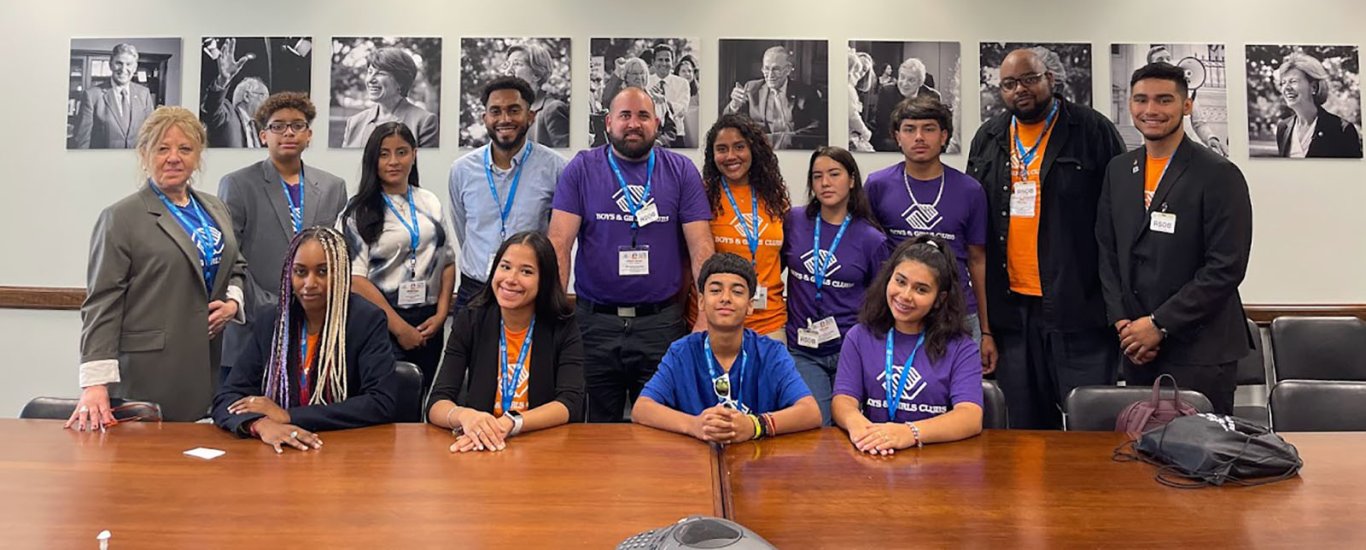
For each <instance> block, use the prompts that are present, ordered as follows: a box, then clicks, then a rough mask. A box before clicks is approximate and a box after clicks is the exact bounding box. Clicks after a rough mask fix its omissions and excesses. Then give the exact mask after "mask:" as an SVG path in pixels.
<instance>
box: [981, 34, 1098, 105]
mask: <svg viewBox="0 0 1366 550" xmlns="http://www.w3.org/2000/svg"><path fill="white" fill-rule="evenodd" d="M980 48H981V52H980V53H981V59H980V61H981V68H982V75H981V84H982V87H981V92H980V93H981V106H982V120H984V121H985V120H987V119H989V118H991V117H993V116H996V115H999V114H1001V113H1004V112H1006V106H1005V104H1004V103H1003V102H1002V101H1001V63H1002V62H1004V61H1005V59H1006V55H1007V54H1009V53H1010V52H1013V51H1015V50H1018V49H1020V48H1031V49H1033V50H1034V51H1036V52H1038V54H1039V56H1040V57H1042V58H1043V63H1044V66H1045V67H1047V68H1048V71H1049V72H1051V73H1053V92H1054V93H1057V94H1060V95H1062V97H1064V98H1066V99H1067V100H1068V101H1071V102H1073V103H1078V104H1081V105H1085V106H1087V107H1090V106H1091V89H1092V88H1091V81H1092V80H1091V79H1092V75H1091V45H1090V44H1083V43H1076V42H982V43H981V44H980Z"/></svg>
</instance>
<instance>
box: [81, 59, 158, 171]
mask: <svg viewBox="0 0 1366 550" xmlns="http://www.w3.org/2000/svg"><path fill="white" fill-rule="evenodd" d="M137 72H138V49H137V48H135V47H133V45H132V44H119V45H117V46H114V49H113V51H111V52H110V53H109V81H108V82H105V83H102V84H100V85H98V86H92V87H91V88H90V89H88V90H86V91H85V96H84V97H83V98H81V107H80V112H79V113H78V114H77V115H76V131H75V135H74V136H73V144H72V145H73V146H74V148H76V149H132V148H133V142H134V141H136V140H137V138H138V129H139V128H142V121H144V120H147V117H148V116H149V115H151V114H152V109H153V108H155V107H156V105H153V104H152V92H151V91H150V90H148V89H147V87H146V86H143V85H141V84H138V83H136V82H133V75H134V74H135V73H137Z"/></svg>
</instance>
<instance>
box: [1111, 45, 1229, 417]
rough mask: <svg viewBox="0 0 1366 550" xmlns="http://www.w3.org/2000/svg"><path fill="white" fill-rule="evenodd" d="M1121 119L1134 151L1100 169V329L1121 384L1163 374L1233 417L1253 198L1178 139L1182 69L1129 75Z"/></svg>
mask: <svg viewBox="0 0 1366 550" xmlns="http://www.w3.org/2000/svg"><path fill="white" fill-rule="evenodd" d="M1130 89H1131V90H1132V91H1131V95H1130V96H1129V114H1130V115H1131V116H1133V119H1134V127H1136V128H1138V130H1139V132H1141V133H1142V134H1143V147H1140V148H1138V149H1134V150H1133V151H1130V152H1128V153H1125V154H1123V155H1120V156H1118V157H1115V159H1114V160H1112V161H1110V165H1109V167H1108V168H1107V169H1106V171H1105V183H1104V185H1103V187H1102V189H1101V196H1100V208H1099V212H1098V213H1097V216H1096V238H1097V239H1098V241H1099V243H1100V254H1101V262H1100V280H1101V285H1102V287H1104V289H1105V309H1106V313H1107V317H1108V319H1107V320H1108V321H1109V322H1110V323H1111V324H1113V325H1114V327H1115V331H1116V332H1118V333H1119V337H1120V348H1121V349H1122V350H1123V352H1124V356H1125V358H1126V359H1127V361H1126V363H1127V365H1126V374H1125V380H1127V381H1128V382H1129V383H1130V384H1135V385H1152V383H1153V381H1155V380H1156V379H1157V377H1158V376H1159V375H1161V374H1171V375H1172V376H1173V377H1175V378H1176V383H1177V385H1179V386H1180V387H1181V388H1182V389H1194V390H1197V391H1199V392H1200V393H1203V394H1205V396H1206V397H1208V398H1209V400H1210V402H1211V403H1213V405H1214V412H1216V413H1220V414H1233V392H1234V390H1235V389H1237V378H1236V375H1237V364H1238V360H1239V359H1241V358H1242V357H1243V356H1245V355H1247V353H1248V350H1249V349H1251V347H1252V334H1251V333H1250V332H1249V331H1248V330H1247V322H1246V320H1245V319H1244V313H1243V303H1242V300H1241V299H1240V298H1239V296H1238V284H1239V283H1241V282H1242V281H1243V276H1244V274H1245V273H1246V272H1247V262H1248V256H1249V254H1250V253H1251V251H1252V200H1251V198H1250V197H1249V196H1248V190H1247V181H1246V180H1245V179H1244V178H1243V173H1242V172H1241V171H1240V170H1238V167H1237V166H1235V165H1234V164H1233V163H1232V162H1229V161H1228V160H1227V159H1225V158H1224V157H1222V156H1220V155H1218V154H1217V153H1214V152H1213V151H1211V150H1209V149H1208V148H1206V147H1202V146H1200V145H1199V144H1198V143H1197V142H1194V141H1191V140H1190V139H1187V138H1186V134H1185V130H1184V128H1183V126H1182V120H1183V117H1184V115H1187V114H1189V113H1190V110H1191V100H1190V98H1189V96H1188V94H1187V88H1186V80H1185V71H1183V70H1182V69H1180V68H1178V67H1174V66H1172V65H1169V64H1166V63H1153V64H1149V65H1147V66H1144V67H1142V68H1140V69H1138V70H1137V71H1135V72H1134V74H1133V78H1132V81H1131V83H1130Z"/></svg>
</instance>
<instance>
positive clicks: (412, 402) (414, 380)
mask: <svg viewBox="0 0 1366 550" xmlns="http://www.w3.org/2000/svg"><path fill="white" fill-rule="evenodd" d="M394 372H395V374H397V375H398V380H399V383H398V384H399V389H398V418H397V419H396V420H397V421H398V422H422V398H423V397H426V396H424V395H422V369H420V368H418V367H417V365H414V364H412V363H409V362H407V361H397V362H395V363H394Z"/></svg>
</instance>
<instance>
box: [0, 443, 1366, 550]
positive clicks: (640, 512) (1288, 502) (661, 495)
mask: <svg viewBox="0 0 1366 550" xmlns="http://www.w3.org/2000/svg"><path fill="white" fill-rule="evenodd" d="M1286 437H1287V439H1288V440H1290V441H1291V442H1292V443H1294V444H1295V445H1296V446H1297V447H1298V448H1299V450H1300V454H1301V456H1302V457H1303V458H1304V460H1305V468H1304V469H1303V470H1302V471H1301V474H1300V476H1299V477H1298V478H1294V479H1291V480H1288V481H1283V482H1280V483H1276V484H1272V485H1268V486H1264V487H1254V488H1239V487H1227V488H1215V489H1202V490H1181V489H1172V488H1167V487H1163V486H1161V485H1158V484H1157V483H1156V482H1155V481H1153V479H1152V476H1153V468H1152V467H1150V466H1146V465H1142V464H1123V463H1114V462H1111V461H1110V451H1111V450H1112V449H1113V448H1114V447H1115V446H1116V445H1117V444H1119V443H1120V442H1121V441H1122V439H1123V436H1122V435H1120V434H1115V433H1077V432H1072V433H1061V432H1026V431H988V432H986V433H984V434H982V435H981V436H979V437H976V438H973V439H971V440H968V441H963V442H959V443H955V444H950V445H936V446H931V447H926V448H925V449H922V450H919V451H909V452H905V451H903V452H902V453H898V454H897V455H894V456H892V457H871V456H865V455H860V454H858V453H857V452H856V451H854V450H853V449H852V448H851V447H850V446H849V444H848V440H847V439H846V438H845V436H844V434H843V432H841V431H838V430H835V429H825V430H820V431H812V432H807V433H802V434H794V435H788V436H784V437H781V438H777V439H772V440H767V441H759V442H752V443H744V444H740V445H735V446H732V447H729V448H727V449H725V450H724V451H722V452H720V453H717V452H715V451H713V449H712V448H711V447H709V446H707V445H704V444H702V443H700V442H697V441H694V440H691V439H689V438H686V437H683V436H678V435H674V434H667V433H663V432H659V431H656V430H651V429H648V428H643V427H639V426H630V425H573V426H568V427H565V428H556V429H552V430H548V431H544V432H539V433H532V434H527V435H526V436H522V437H519V438H517V439H515V440H513V441H512V442H511V444H510V445H509V446H508V449H507V450H505V451H502V452H500V453H474V454H469V455H451V454H450V453H449V452H447V447H448V446H449V445H450V442H451V438H450V435H449V433H448V432H446V431H444V430H440V429H438V428H434V427H431V426H425V425H418V424H399V425H389V426H378V427H373V428H366V429H361V430H348V431H342V432H329V433H325V434H323V439H324V441H325V442H326V443H325V447H324V448H323V449H322V450H321V451H318V452H308V453H303V452H298V451H286V452H285V454H283V455H276V454H275V452H274V451H273V450H272V449H271V448H269V447H267V446H265V445H263V444H261V443H260V442H258V441H255V440H241V439H237V438H235V437H232V436H230V435H228V434H226V433H224V432H222V431H220V430H218V429H217V428H215V427H213V426H208V425H200V424H169V423H168V424H126V425H120V426H118V427H116V428H114V429H113V430H111V431H110V433H108V434H106V435H103V436H101V435H100V434H83V433H76V432H71V431H65V430H62V429H61V424H60V422H56V421H40V420H0V546H3V547H5V548H66V547H80V548H95V545H94V544H95V541H94V537H95V535H96V534H97V533H98V532H99V531H100V530H102V529H109V530H110V531H112V532H113V535H114V537H113V540H112V543H111V548H116V549H117V548H158V547H161V548H217V547H235V548H262V547H296V548H313V547H328V548H339V547H362V548H416V547H423V548H426V547H455V548H482V547H513V548H546V547H555V548H558V547H588V548H611V547H613V546H615V545H616V544H617V543H618V542H620V541H621V540H622V539H625V538H626V537H628V536H630V535H632V534H634V533H637V532H640V531H643V530H646V529H650V528H654V527H659V526H662V525H666V524H668V523H671V522H673V521H676V520H678V519H680V518H682V517H685V516H688V515H694V514H699V515H718V516H719V515H723V514H724V515H726V516H728V517H730V518H731V519H734V520H735V521H738V522H740V523H742V524H744V525H746V526H748V527H749V528H751V529H753V530H755V531H756V532H758V533H759V534H760V535H762V536H764V537H765V538H766V539H768V540H769V541H770V542H773V543H774V544H776V545H778V546H779V547H780V548H809V547H826V548H873V547H876V548H904V547H910V546H915V547H986V546H995V547H1000V548H1007V547H1008V548H1016V547H1074V546H1081V547H1101V546H1104V547H1115V546H1123V547H1153V546H1161V547H1167V548H1171V547H1183V548H1184V547H1193V546H1204V547H1262V546H1273V547H1283V546H1292V545H1293V546H1304V547H1309V548H1315V547H1334V548H1336V547H1358V548H1359V547H1363V546H1366V520H1363V519H1362V518H1363V516H1362V514H1363V511H1364V510H1366V474H1364V473H1362V471H1361V470H1362V466H1363V465H1366V458H1363V457H1366V434H1290V435H1287V436H1286ZM200 446H203V447H212V448H216V449H222V450H225V451H227V454H226V455H224V456H222V457H220V458H218V459H215V460H210V461H204V460H201V459H197V458H191V457H187V456H184V455H183V454H182V451H185V450H187V449H191V448H194V447H200Z"/></svg>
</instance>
